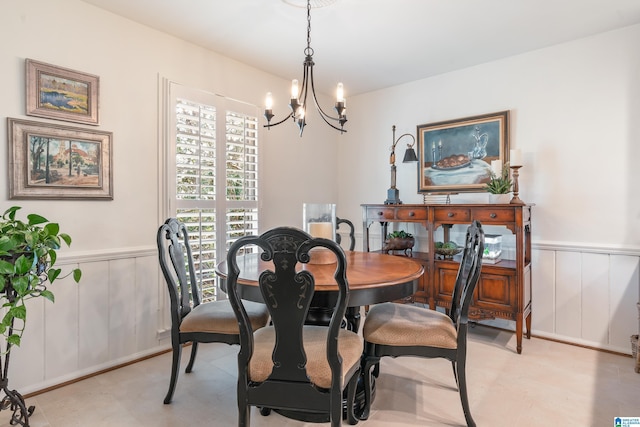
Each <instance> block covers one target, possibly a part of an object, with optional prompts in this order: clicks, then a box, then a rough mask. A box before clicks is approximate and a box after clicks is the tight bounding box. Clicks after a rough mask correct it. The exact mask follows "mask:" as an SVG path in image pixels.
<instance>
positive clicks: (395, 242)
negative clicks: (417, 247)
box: [382, 230, 415, 255]
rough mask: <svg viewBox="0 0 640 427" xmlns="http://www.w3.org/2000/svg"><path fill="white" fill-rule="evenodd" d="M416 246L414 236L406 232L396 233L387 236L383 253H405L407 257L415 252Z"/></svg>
mask: <svg viewBox="0 0 640 427" xmlns="http://www.w3.org/2000/svg"><path fill="white" fill-rule="evenodd" d="M414 244H415V238H414V237H413V235H412V234H410V233H407V232H406V231H404V230H400V231H394V232H392V233H389V234H387V239H386V240H385V241H384V245H382V251H383V252H386V253H389V251H404V253H405V255H408V254H409V253H411V252H413V245H414Z"/></svg>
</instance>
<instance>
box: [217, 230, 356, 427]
mask: <svg viewBox="0 0 640 427" xmlns="http://www.w3.org/2000/svg"><path fill="white" fill-rule="evenodd" d="M247 245H257V246H259V247H260V248H261V249H262V250H263V252H262V254H261V259H262V260H263V261H271V262H272V264H273V268H274V269H273V270H272V269H270V268H269V269H265V270H263V271H262V272H261V273H260V277H259V280H258V286H259V288H260V291H261V293H262V297H263V299H264V301H265V303H266V305H267V308H268V309H269V313H270V315H271V321H272V324H271V325H269V326H266V327H264V328H262V329H259V330H257V331H256V330H255V328H254V327H253V326H252V325H251V322H250V321H249V317H248V315H247V311H246V304H247V301H244V300H242V299H240V297H239V295H238V285H237V282H238V277H239V275H240V273H241V271H240V269H239V264H240V265H242V264H241V263H238V262H237V261H236V257H237V254H238V252H239V251H241V249H242V248H243V247H245V246H247ZM312 249H314V250H317V249H320V250H328V251H331V252H333V254H335V257H336V264H335V265H336V267H335V273H334V278H335V281H336V283H337V286H338V289H339V292H338V296H337V300H336V301H335V307H334V306H333V305H332V307H331V308H333V309H334V310H333V314H332V317H331V321H330V323H329V325H328V326H319V325H306V324H305V319H306V318H307V312H308V311H309V307H310V304H311V301H312V299H313V294H314V292H315V289H314V287H315V284H314V283H315V282H314V277H313V275H312V274H311V273H310V272H309V271H308V270H305V269H301V268H297V267H298V263H307V262H308V261H309V257H310V256H309V254H310V251H311V250H312ZM311 256H313V254H311ZM346 267H347V260H346V257H345V254H344V251H343V250H342V248H340V246H339V245H338V244H337V243H335V242H333V241H331V240H329V239H323V238H312V237H311V236H310V235H309V234H307V233H305V232H304V231H302V230H298V229H296V228H291V227H278V228H274V229H272V230H269V231H267V232H265V233H264V234H262V235H261V236H247V237H242V238H240V239H238V240H237V241H236V242H235V243H234V244H232V245H231V248H230V249H229V252H228V254H227V268H228V277H227V292H228V294H229V300H230V301H231V305H232V306H233V309H234V310H235V312H236V316H237V318H238V322H239V324H240V352H239V353H238V389H237V394H238V396H237V397H238V412H239V413H238V426H240V427H248V426H249V425H250V420H251V417H250V414H251V407H252V406H256V407H260V408H261V409H260V412H261V413H262V414H263V415H268V414H269V412H270V411H271V410H277V411H279V412H281V413H283V414H286V413H305V414H309V416H310V417H311V418H314V417H321V416H323V415H324V414H326V415H327V416H328V417H327V419H329V420H330V421H331V426H332V427H337V426H339V425H341V424H342V407H343V402H342V398H343V391H344V390H345V389H346V390H347V404H346V407H347V419H348V421H349V422H350V423H351V424H356V423H357V422H358V418H356V416H355V414H354V409H353V402H354V398H355V388H356V383H357V379H358V376H359V375H358V373H359V371H360V357H361V356H362V349H363V345H362V338H361V337H360V336H358V335H357V334H356V333H354V332H351V331H349V330H346V329H342V328H340V323H341V321H342V318H343V317H344V314H345V310H346V308H347V301H348V298H349V285H348V283H347V277H346Z"/></svg>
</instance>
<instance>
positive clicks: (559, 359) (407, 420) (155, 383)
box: [0, 326, 640, 427]
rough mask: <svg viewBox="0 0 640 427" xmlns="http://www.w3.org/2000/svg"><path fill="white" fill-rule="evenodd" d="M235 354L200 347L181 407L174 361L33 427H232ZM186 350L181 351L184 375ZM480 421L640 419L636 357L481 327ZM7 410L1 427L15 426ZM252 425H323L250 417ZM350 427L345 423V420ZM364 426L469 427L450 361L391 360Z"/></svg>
mask: <svg viewBox="0 0 640 427" xmlns="http://www.w3.org/2000/svg"><path fill="white" fill-rule="evenodd" d="M235 355H236V348H235V347H229V346H227V345H223V344H210V345H202V346H201V348H200V350H199V354H198V360H197V361H196V365H195V368H194V371H193V373H191V374H184V371H183V372H182V373H181V375H180V377H179V379H178V386H177V389H176V393H175V396H174V400H173V402H172V403H171V404H170V405H164V404H163V403H162V400H163V398H164V395H165V393H166V390H167V387H168V382H169V370H170V354H169V353H167V354H163V355H160V356H157V357H154V358H151V359H149V360H146V361H143V362H139V363H136V364H133V365H130V366H127V367H124V368H121V369H118V370H114V371H112V372H108V373H105V374H103V375H99V376H96V377H92V378H89V379H87V380H84V381H80V382H78V383H75V384H72V385H69V386H66V387H62V388H60V389H57V390H53V391H50V392H47V393H43V394H40V395H37V396H34V397H32V398H29V399H28V400H27V402H28V404H30V405H35V406H36V410H35V413H34V414H33V415H32V417H31V418H30V424H31V426H32V427H75V426H82V427H87V426H90V427H103V426H104V427H113V426H117V427H128V426H143V427H144V426H149V427H165V426H166V427H174V426H222V427H225V426H234V425H236V424H237V416H236V404H235V377H236V375H235V369H236V359H235ZM187 358H188V352H187V351H185V352H183V361H182V362H183V363H182V365H183V369H184V366H185V365H186V362H187V360H186V359H187ZM467 365H468V387H469V400H470V403H471V410H472V414H473V416H474V418H475V420H476V423H477V424H478V426H483V427H502V426H519V427H528V426H531V427H534V426H535V427H538V426H560V425H562V426H598V427H601V426H613V418H614V417H615V416H637V417H640V374H637V373H635V372H634V363H633V361H632V359H631V357H624V356H619V355H613V354H609V353H604V352H599V351H594V350H589V349H584V348H580V347H575V346H571V345H566V344H561V343H556V342H551V341H546V340H542V339H536V338H533V339H531V340H530V341H529V340H525V342H524V343H523V352H522V354H520V355H518V354H517V353H516V352H515V337H514V335H513V333H510V332H506V331H499V330H495V329H491V328H486V327H482V326H478V327H476V328H474V329H472V331H471V334H470V337H469V351H468V363H467ZM8 415H9V414H8V413H7V411H3V412H0V426H3V427H4V426H8V425H9V421H8ZM251 421H252V424H251V425H252V426H255V427H265V426H271V427H276V426H277V427H283V426H284V427H287V426H322V425H325V426H326V425H328V423H326V424H313V423H302V422H298V421H292V420H288V419H286V418H284V417H282V416H280V415H278V414H275V413H272V414H271V415H270V416H268V417H263V416H261V415H260V414H259V413H258V412H257V411H256V410H255V409H253V412H252V420H251ZM344 425H348V424H346V422H345V423H344ZM359 425H361V426H363V427H364V426H367V427H382V426H384V427H388V426H463V425H465V424H464V416H463V413H462V407H461V405H460V400H459V396H458V393H457V389H456V387H455V383H454V380H453V374H452V370H451V364H450V363H449V362H447V361H444V360H424V359H418V358H400V359H391V358H385V359H383V361H382V365H381V374H380V378H379V379H378V394H377V397H376V400H375V402H374V406H373V409H372V413H371V416H370V418H369V420H367V421H361V422H360V423H359Z"/></svg>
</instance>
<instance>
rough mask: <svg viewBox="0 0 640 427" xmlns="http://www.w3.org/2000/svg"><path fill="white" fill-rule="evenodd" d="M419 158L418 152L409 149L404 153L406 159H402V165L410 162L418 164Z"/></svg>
mask: <svg viewBox="0 0 640 427" xmlns="http://www.w3.org/2000/svg"><path fill="white" fill-rule="evenodd" d="M417 161H418V156H416V151H415V150H414V149H413V148H407V151H405V152H404V158H403V159H402V163H409V162H417Z"/></svg>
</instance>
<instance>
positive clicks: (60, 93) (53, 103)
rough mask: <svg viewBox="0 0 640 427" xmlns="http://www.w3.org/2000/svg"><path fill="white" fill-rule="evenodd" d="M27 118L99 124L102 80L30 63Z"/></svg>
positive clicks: (28, 65)
mask: <svg viewBox="0 0 640 427" xmlns="http://www.w3.org/2000/svg"><path fill="white" fill-rule="evenodd" d="M26 68H27V78H26V82H27V115H28V116H37V117H45V118H48V119H57V120H65V121H68V122H75V123H84V124H89V125H98V94H99V84H100V78H99V77H98V76H94V75H92V74H87V73H81V72H79V71H74V70H69V69H67V68H62V67H57V66H55V65H51V64H45V63H43V62H38V61H34V60H32V59H27V60H26Z"/></svg>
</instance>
